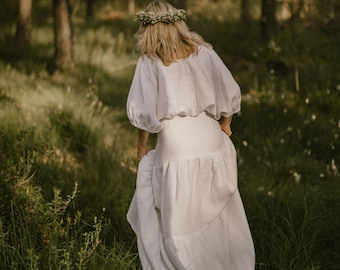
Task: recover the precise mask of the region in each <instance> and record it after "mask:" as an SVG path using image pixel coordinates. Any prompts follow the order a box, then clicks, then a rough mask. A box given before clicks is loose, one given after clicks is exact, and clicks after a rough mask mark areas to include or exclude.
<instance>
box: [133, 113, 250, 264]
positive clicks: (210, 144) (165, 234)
mask: <svg viewBox="0 0 340 270" xmlns="http://www.w3.org/2000/svg"><path fill="white" fill-rule="evenodd" d="M162 123H163V129H162V131H161V132H160V133H159V134H158V141H157V145H156V148H155V150H152V151H150V152H149V153H148V154H147V155H146V156H145V157H144V158H143V159H142V160H141V162H140V164H139V167H138V173H137V184H136V191H135V194H134V197H133V199H132V202H131V205H130V208H129V212H128V215H127V218H128V221H129V223H130V224H131V227H132V229H133V230H134V231H135V233H136V235H137V244H138V251H139V256H140V260H141V263H142V267H143V269H154V270H162V269H175V270H182V269H190V270H206V269H211V270H220V269H221V270H222V269H226V270H253V269H254V268H255V253H254V246H253V241H252V237H251V234H250V230H249V226H248V222H247V219H246V215H245V212H244V208H243V204H242V201H241V198H240V195H239V192H238V189H237V164H236V152H235V148H234V145H233V143H232V142H231V140H230V139H229V137H228V136H227V135H225V134H224V133H223V132H222V131H221V128H220V126H219V123H218V122H217V121H216V120H214V119H213V118H211V117H209V116H208V115H206V114H205V113H202V114H200V115H199V116H196V117H189V116H187V117H174V118H173V119H169V120H164V121H163V122H162Z"/></svg>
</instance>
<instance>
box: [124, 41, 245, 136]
mask: <svg viewBox="0 0 340 270" xmlns="http://www.w3.org/2000/svg"><path fill="white" fill-rule="evenodd" d="M240 103H241V92H240V88H239V86H238V84H237V83H236V81H235V80H234V78H233V76H232V74H231V73H230V71H229V69H228V68H227V67H226V66H225V65H224V63H223V61H222V60H221V58H220V57H219V56H218V55H217V53H216V52H215V51H214V50H213V49H212V48H209V47H206V46H200V47H199V49H198V51H197V53H193V54H191V55H190V56H189V57H187V58H184V59H181V60H177V61H175V62H173V63H172V64H170V65H169V66H165V65H164V64H163V62H162V61H161V60H160V59H153V58H150V57H148V56H141V57H139V58H138V61H137V65H136V69H135V74H134V77H133V80H132V84H131V87H130V91H129V95H128V99H127V115H128V118H129V120H130V122H131V123H132V125H134V126H135V127H137V128H139V129H142V130H146V131H148V132H150V133H158V132H159V131H161V130H162V120H163V119H171V118H173V117H175V116H197V115H199V114H200V113H202V112H203V111H206V112H207V113H208V114H210V115H211V116H212V117H214V118H215V119H216V120H218V119H220V118H221V116H224V117H228V116H230V115H232V114H234V113H236V112H238V111H239V110H240Z"/></svg>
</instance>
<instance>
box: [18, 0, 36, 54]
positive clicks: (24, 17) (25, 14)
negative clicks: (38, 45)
mask: <svg viewBox="0 0 340 270" xmlns="http://www.w3.org/2000/svg"><path fill="white" fill-rule="evenodd" d="M31 33H32V0H19V1H18V14H17V23H16V32H15V40H16V43H17V45H18V47H19V48H22V47H28V46H29V45H30V44H31Z"/></svg>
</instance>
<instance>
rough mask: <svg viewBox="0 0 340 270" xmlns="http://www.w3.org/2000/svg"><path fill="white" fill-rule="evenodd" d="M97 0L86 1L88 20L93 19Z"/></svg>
mask: <svg viewBox="0 0 340 270" xmlns="http://www.w3.org/2000/svg"><path fill="white" fill-rule="evenodd" d="M94 1H95V0H86V17H87V18H93V15H94V12H93V2H94Z"/></svg>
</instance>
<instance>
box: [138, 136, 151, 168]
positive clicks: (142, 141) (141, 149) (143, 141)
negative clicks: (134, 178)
mask: <svg viewBox="0 0 340 270" xmlns="http://www.w3.org/2000/svg"><path fill="white" fill-rule="evenodd" d="M148 138H149V132H147V131H145V130H142V129H139V130H138V149H137V160H138V162H139V161H140V160H141V159H142V158H143V157H144V156H145V155H146V153H147V152H148V147H147V144H148Z"/></svg>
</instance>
